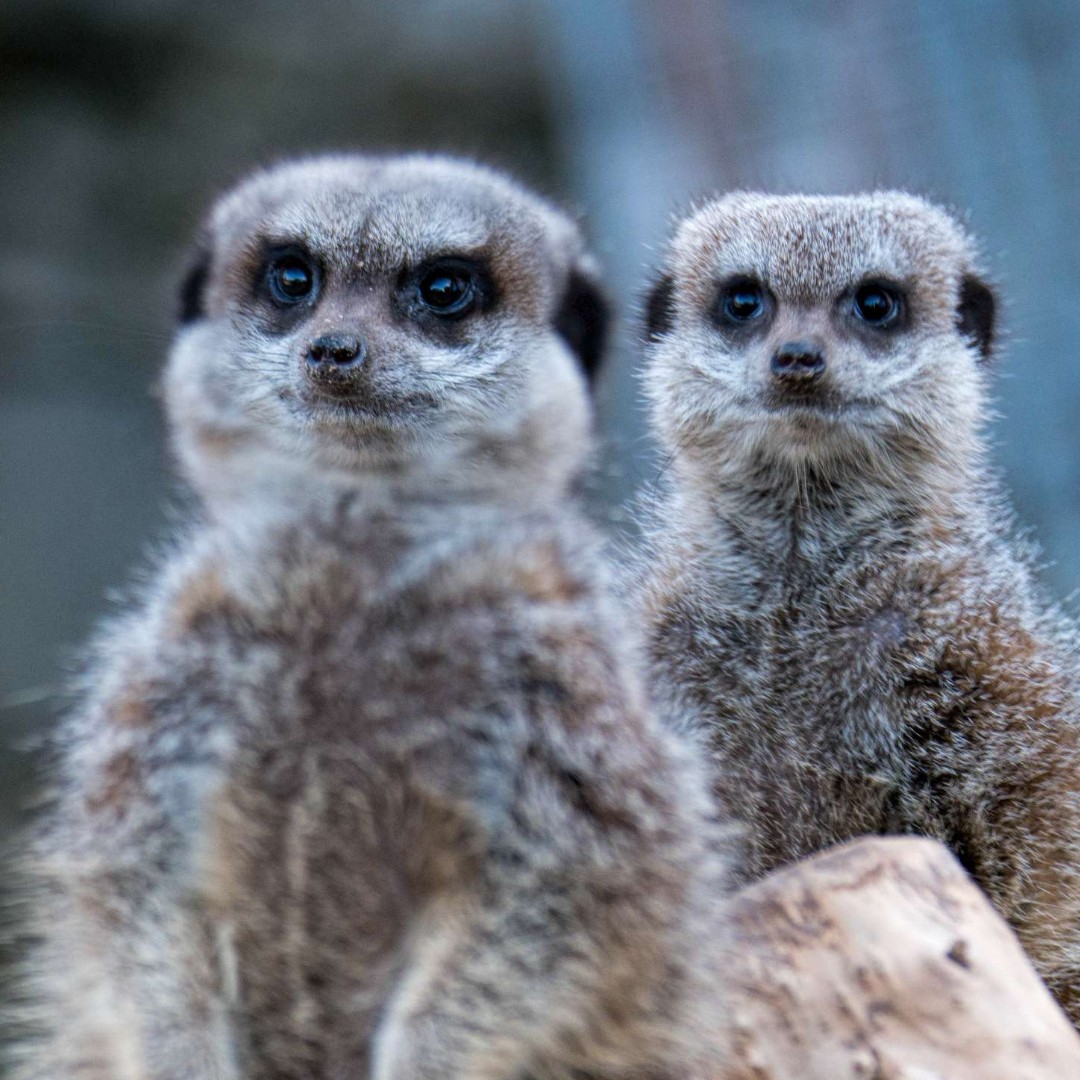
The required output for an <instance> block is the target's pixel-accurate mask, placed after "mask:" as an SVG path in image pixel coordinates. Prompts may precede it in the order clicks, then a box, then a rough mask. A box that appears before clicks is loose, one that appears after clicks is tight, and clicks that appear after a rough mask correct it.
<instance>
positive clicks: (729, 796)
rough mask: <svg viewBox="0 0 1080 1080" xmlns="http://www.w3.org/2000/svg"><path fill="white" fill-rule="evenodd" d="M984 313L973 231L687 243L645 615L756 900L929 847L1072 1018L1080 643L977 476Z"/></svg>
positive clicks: (833, 217) (865, 205) (677, 709)
mask: <svg viewBox="0 0 1080 1080" xmlns="http://www.w3.org/2000/svg"><path fill="white" fill-rule="evenodd" d="M995 309H996V304H995V296H994V292H993V290H992V289H991V287H990V286H989V285H988V284H987V283H986V281H985V280H984V278H983V276H982V272H981V271H980V269H979V257H978V254H977V250H976V246H975V243H974V242H973V240H972V239H971V237H970V236H969V235H968V233H967V232H966V230H965V229H964V228H963V227H962V226H961V224H960V223H959V222H958V221H957V220H956V219H954V218H953V217H952V216H951V215H949V214H948V213H947V212H945V211H944V210H942V209H940V208H938V207H937V206H934V205H932V204H930V203H928V202H926V201H923V200H922V199H920V198H917V197H914V196H910V195H907V194H900V193H895V192H879V193H875V194H866V195H858V196H853V197H803V196H769V195H760V194H750V193H740V194H733V195H730V196H727V197H724V198H721V199H719V200H717V201H713V202H710V203H708V204H706V205H704V206H702V207H701V208H700V209H699V210H698V211H697V212H695V213H693V214H692V215H690V216H689V217H687V218H686V219H684V220H683V221H682V222H681V223H680V224H679V225H678V226H677V229H676V231H675V233H674V237H673V240H672V242H671V244H670V248H669V250H668V253H667V255H666V263H665V265H664V268H663V270H662V272H661V273H660V274H659V276H658V280H657V282H656V284H655V286H654V288H653V290H652V292H651V294H650V297H649V301H648V305H647V315H646V322H647V339H648V340H647V344H646V351H647V362H646V368H645V376H644V377H645V382H646V386H647V395H648V398H649V401H650V405H651V416H652V423H653V426H654V429H655V431H656V432H657V434H658V436H659V440H660V442H661V443H662V446H663V449H664V451H665V452H666V457H665V458H664V467H663V469H662V475H663V479H662V480H661V483H660V485H659V487H658V490H657V492H656V495H655V498H653V499H652V500H650V502H649V504H648V505H647V507H646V511H645V513H644V515H643V521H644V522H645V534H646V541H645V544H644V547H643V553H644V560H643V562H642V563H641V565H640V572H639V573H638V575H637V578H636V585H637V587H638V592H637V598H638V601H639V603H640V605H641V609H640V611H641V617H642V619H643V622H644V625H645V626H646V635H647V650H648V658H649V663H650V665H651V668H652V676H653V685H654V690H655V700H656V702H657V703H658V706H659V707H660V708H661V709H662V710H663V711H664V712H666V713H667V714H668V715H669V716H670V717H671V718H673V720H674V722H675V723H677V724H679V725H681V726H683V727H684V728H686V729H687V730H688V731H689V732H690V733H691V734H692V735H693V736H694V737H696V738H699V739H700V740H701V741H702V743H703V744H704V746H705V749H706V754H707V755H708V757H709V759H710V761H711V764H712V776H713V782H714V785H715V788H716V791H717V793H718V795H719V797H720V799H721V800H722V801H723V802H724V803H725V804H726V805H727V807H728V809H729V810H730V811H731V812H732V813H733V814H734V815H735V816H736V817H737V818H739V820H740V821H741V822H742V823H743V825H744V828H745V832H746V835H745V845H744V853H743V857H742V861H741V863H740V865H739V868H738V869H737V873H738V874H740V875H741V879H743V880H747V879H754V878H757V877H759V876H760V875H762V874H765V873H767V872H768V871H770V870H771V869H773V868H774V867H777V866H780V865H782V864H785V863H788V862H790V861H792V860H796V859H799V858H801V857H803V856H805V855H808V854H810V853H811V852H815V851H817V850H819V849H821V848H824V847H826V846H828V845H832V844H835V843H838V842H840V841H844V840H847V839H849V838H852V837H856V836H859V835H864V834H875V833H879V834H880V833H914V834H921V835H926V836H929V837H935V838H938V839H940V840H942V841H944V842H945V843H946V844H947V845H949V846H950V847H951V849H952V851H953V852H954V853H955V854H956V856H957V857H958V858H959V860H960V861H961V862H962V863H963V865H964V866H965V867H966V868H967V869H968V871H969V872H970V873H971V874H972V876H973V877H974V878H975V879H976V880H977V881H978V882H979V883H980V884H981V885H982V887H983V888H984V890H985V891H986V892H987V894H988V895H989V896H990V898H991V899H992V901H993V902H994V903H995V905H996V906H997V907H998V909H999V910H1000V911H1001V913H1002V914H1003V915H1004V916H1005V917H1006V918H1007V919H1008V920H1009V921H1010V922H1011V923H1012V925H1013V927H1014V928H1015V929H1016V931H1017V932H1018V934H1019V936H1020V938H1021V939H1022V941H1023V943H1024V945H1025V946H1026V948H1027V951H1028V952H1029V954H1030V956H1031V958H1032V960H1033V961H1034V963H1035V965H1036V966H1037V968H1038V969H1039V971H1040V972H1041V974H1042V975H1043V977H1044V978H1045V980H1046V982H1047V983H1048V984H1049V986H1050V987H1051V988H1052V990H1053V991H1054V992H1055V993H1056V994H1057V996H1058V998H1059V1000H1060V1001H1061V1003H1062V1004H1063V1005H1064V1006H1065V1008H1066V1009H1067V1010H1068V1011H1069V1013H1070V1014H1071V1016H1072V1018H1073V1020H1074V1021H1077V1022H1080V879H1078V873H1077V868H1078V866H1080V746H1078V729H1080V687H1078V665H1077V645H1078V640H1077V632H1076V627H1075V626H1074V624H1073V623H1072V622H1071V621H1069V619H1068V618H1066V617H1065V616H1064V615H1063V614H1062V613H1061V612H1060V611H1059V610H1058V609H1057V608H1055V607H1054V606H1052V605H1051V604H1050V603H1048V602H1047V601H1046V600H1045V599H1044V598H1043V595H1042V593H1041V591H1040V587H1039V586H1038V584H1037V583H1036V580H1035V574H1034V572H1033V564H1032V554H1031V552H1030V551H1029V550H1028V549H1027V547H1026V546H1025V545H1024V544H1023V543H1021V542H1019V541H1018V540H1017V539H1016V538H1015V537H1014V534H1013V525H1012V518H1011V515H1010V512H1009V510H1008V507H1007V503H1006V501H1005V499H1004V498H1003V496H1002V494H1001V492H1000V490H999V485H998V482H997V480H996V478H995V476H994V473H993V472H992V470H991V467H990V465H989V464H988V455H987V440H986V434H985V426H986V421H987V417H988V405H987V374H988V361H989V360H990V359H991V356H992V354H993V352H994V347H995Z"/></svg>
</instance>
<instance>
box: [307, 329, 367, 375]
mask: <svg viewBox="0 0 1080 1080" xmlns="http://www.w3.org/2000/svg"><path fill="white" fill-rule="evenodd" d="M307 359H308V363H309V364H332V365H335V366H337V367H347V366H350V365H354V364H356V363H363V359H364V345H363V343H362V342H361V341H360V339H359V338H356V337H352V336H350V335H349V334H323V336H322V337H317V338H316V339H315V340H314V341H313V342H312V343H311V344H310V345H309V346H308V351H307Z"/></svg>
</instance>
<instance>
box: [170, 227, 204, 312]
mask: <svg viewBox="0 0 1080 1080" xmlns="http://www.w3.org/2000/svg"><path fill="white" fill-rule="evenodd" d="M209 277H210V250H209V248H208V247H207V246H206V245H205V244H200V245H199V247H197V248H196V249H195V251H194V253H193V254H192V255H191V257H190V258H189V259H188V266H187V270H186V271H185V272H184V276H183V278H182V279H181V281H180V295H179V304H178V306H177V312H176V314H177V318H178V320H179V322H180V325H181V326H184V325H186V324H187V323H193V322H197V321H198V320H199V319H202V318H205V316H206V283H207V280H208V279H209Z"/></svg>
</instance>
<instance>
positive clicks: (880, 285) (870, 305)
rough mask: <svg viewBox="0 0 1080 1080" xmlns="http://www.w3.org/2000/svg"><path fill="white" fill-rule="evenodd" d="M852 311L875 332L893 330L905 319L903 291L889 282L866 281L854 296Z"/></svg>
mask: <svg viewBox="0 0 1080 1080" xmlns="http://www.w3.org/2000/svg"><path fill="white" fill-rule="evenodd" d="M851 310H852V313H853V314H854V316H855V318H856V319H858V320H859V321H860V322H861V323H863V324H864V325H866V326H869V327H873V328H874V329H875V330H891V329H893V328H894V327H896V326H898V325H900V323H902V322H903V319H904V310H905V302H904V293H903V290H902V289H901V288H900V287H899V286H898V285H894V284H892V283H891V282H887V281H879V280H876V279H875V280H870V281H864V282H863V283H862V284H861V285H859V286H858V287H857V288H856V289H855V291H854V293H853V294H852V297H851Z"/></svg>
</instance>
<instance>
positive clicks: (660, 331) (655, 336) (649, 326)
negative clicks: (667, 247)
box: [645, 274, 675, 341]
mask: <svg viewBox="0 0 1080 1080" xmlns="http://www.w3.org/2000/svg"><path fill="white" fill-rule="evenodd" d="M674 323H675V279H674V278H673V277H672V276H671V275H670V274H661V275H660V277H659V278H658V279H657V281H656V284H654V285H653V287H652V288H651V289H650V290H649V295H648V296H647V297H646V298H645V337H646V339H647V340H648V341H659V340H660V339H661V338H662V337H663V336H664V335H665V334H666V333H667V332H668V331H669V330H670V329H671V327H672V326H673V325H674Z"/></svg>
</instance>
